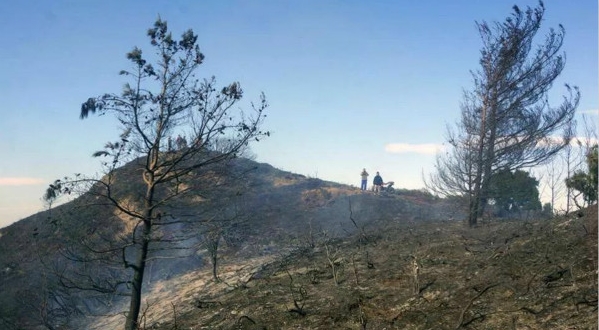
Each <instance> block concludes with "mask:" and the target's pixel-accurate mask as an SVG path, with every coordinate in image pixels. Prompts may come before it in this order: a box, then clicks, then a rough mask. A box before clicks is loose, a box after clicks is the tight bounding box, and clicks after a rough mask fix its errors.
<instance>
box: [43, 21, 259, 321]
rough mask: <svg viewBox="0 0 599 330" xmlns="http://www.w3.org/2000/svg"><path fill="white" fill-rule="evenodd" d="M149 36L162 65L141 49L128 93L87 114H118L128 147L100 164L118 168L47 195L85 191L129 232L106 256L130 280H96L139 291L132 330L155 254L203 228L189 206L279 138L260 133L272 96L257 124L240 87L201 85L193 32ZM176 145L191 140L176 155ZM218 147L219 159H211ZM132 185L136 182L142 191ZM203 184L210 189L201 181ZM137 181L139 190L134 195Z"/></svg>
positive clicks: (65, 183)
mask: <svg viewBox="0 0 599 330" xmlns="http://www.w3.org/2000/svg"><path fill="white" fill-rule="evenodd" d="M147 34H148V36H149V39H150V43H151V45H152V47H153V49H154V52H155V54H153V56H152V58H155V64H154V65H152V64H150V63H149V62H148V61H147V60H146V59H145V57H144V56H143V55H142V50H141V49H139V48H137V47H136V48H134V49H133V50H132V51H131V52H129V53H128V54H127V58H128V60H129V61H130V62H131V64H132V69H131V70H123V71H121V72H120V74H121V75H123V76H125V77H128V78H130V82H129V83H127V84H125V86H124V89H123V91H122V93H120V94H110V93H108V94H103V95H101V96H98V97H92V98H90V99H88V100H87V101H86V102H84V103H83V104H82V106H81V113H80V117H81V118H82V119H84V118H87V117H88V116H89V115H91V114H94V113H97V114H100V115H104V114H111V115H114V116H115V117H116V118H117V119H118V121H119V123H120V124H121V125H122V128H123V133H122V135H121V138H120V140H119V141H117V142H114V143H107V144H106V146H105V148H104V150H102V151H98V152H96V153H95V154H94V156H97V157H106V158H107V159H109V160H108V161H105V162H104V163H103V164H104V165H105V166H106V173H105V175H104V176H103V177H102V178H100V179H94V178H86V177H75V178H67V179H65V180H57V181H56V182H55V183H54V184H52V185H51V186H50V188H48V191H47V193H46V195H45V197H46V198H47V199H50V200H52V199H54V198H55V197H56V196H58V195H60V194H64V193H70V192H72V191H74V190H76V189H83V190H84V191H86V194H87V195H88V196H93V198H92V200H95V201H97V203H103V205H104V206H105V207H111V208H112V209H113V210H114V211H113V212H112V214H117V215H118V216H119V217H120V218H121V219H122V220H123V221H124V222H125V225H124V228H123V233H122V234H120V235H117V237H114V236H113V237H112V238H111V237H106V238H107V239H108V240H110V239H112V240H113V242H112V244H111V245H110V246H107V248H106V249H104V250H103V251H98V252H104V253H109V254H112V257H117V256H120V263H121V267H123V266H124V268H125V269H127V270H129V271H130V272H129V273H128V275H127V276H128V277H127V278H126V279H125V281H124V282H121V283H111V284H108V279H106V280H105V279H102V278H98V276H102V274H100V275H96V277H95V278H89V280H90V281H91V282H90V283H92V282H93V283H94V284H95V285H100V286H99V288H101V289H99V288H96V289H99V291H103V290H106V292H114V291H115V290H117V289H118V288H121V290H122V288H123V287H126V288H130V292H129V296H130V303H129V308H128V311H127V313H126V314H127V317H126V322H125V326H124V328H125V329H127V330H134V329H137V328H138V326H139V320H138V318H139V313H140V306H141V297H142V284H143V280H144V273H145V270H146V265H147V262H148V260H149V258H151V255H152V253H153V251H155V249H154V248H155V247H161V244H163V243H165V242H166V243H169V242H176V241H177V240H180V239H181V237H180V236H177V234H176V233H170V235H165V232H164V229H165V228H167V227H169V226H170V228H176V224H177V223H181V222H186V221H188V222H189V221H193V219H195V216H196V215H195V214H193V212H189V211H188V210H187V209H186V206H189V205H190V204H189V202H182V198H183V197H185V196H189V195H190V193H191V192H194V194H196V195H197V194H201V192H203V191H207V190H209V189H211V188H212V187H213V186H214V185H218V184H219V183H218V182H213V181H218V180H219V179H218V177H217V176H215V175H213V173H212V172H211V169H212V168H213V167H214V166H216V165H218V164H221V163H222V162H224V161H227V160H229V159H231V158H234V157H236V156H237V155H238V153H239V152H241V151H243V150H245V148H246V146H247V144H248V143H249V142H251V141H253V140H256V141H257V140H260V139H261V138H263V137H265V136H267V135H269V133H268V132H263V131H260V129H259V128H260V125H261V123H262V121H263V119H264V117H265V115H264V110H265V109H266V107H267V103H266V100H265V98H264V95H262V96H261V99H260V103H259V104H257V105H254V104H251V109H252V111H251V113H250V114H247V113H243V112H241V111H236V110H234V108H233V107H234V105H236V104H237V103H238V102H239V101H240V100H241V99H242V96H243V91H242V89H241V87H240V85H239V83H237V82H234V83H232V84H230V85H228V86H225V87H223V88H218V87H217V85H216V81H215V79H214V77H212V78H211V79H204V80H200V79H198V78H196V76H195V72H196V70H197V69H198V68H199V66H200V65H201V64H202V62H203V60H204V55H203V54H202V53H201V52H200V49H199V46H198V44H197V35H195V34H194V33H193V31H191V30H188V31H186V32H184V33H183V34H182V35H181V38H180V39H178V40H175V39H174V38H173V36H172V34H171V33H170V32H169V31H168V28H167V23H166V22H165V21H162V20H161V19H158V20H157V21H156V22H155V23H154V26H153V27H152V28H150V29H149V30H148V33H147ZM173 136H177V137H181V139H179V138H177V148H176V149H174V148H173V145H172V137H173ZM187 141H190V143H187ZM215 141H218V146H219V148H218V150H214V149H211V146H212V145H213V144H214V142H215ZM124 164H127V168H128V171H127V174H124V173H120V174H119V171H116V169H117V168H119V167H121V166H122V165H124ZM127 175H136V176H137V177H138V178H139V181H136V180H133V179H132V178H131V177H128V176H127ZM198 175H203V179H204V180H198V179H197V177H198ZM127 181H132V182H131V183H130V184H129V185H127V184H125V183H126V182H127ZM133 181H135V182H133ZM197 202H201V200H198V201H197ZM88 247H89V248H93V246H91V245H90V246H88ZM96 249H97V248H96ZM65 278H66V277H65Z"/></svg>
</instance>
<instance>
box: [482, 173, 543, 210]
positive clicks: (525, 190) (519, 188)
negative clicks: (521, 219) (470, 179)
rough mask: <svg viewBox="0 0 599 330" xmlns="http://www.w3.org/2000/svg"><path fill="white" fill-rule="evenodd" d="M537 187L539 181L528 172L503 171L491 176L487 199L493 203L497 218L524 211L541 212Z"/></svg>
mask: <svg viewBox="0 0 599 330" xmlns="http://www.w3.org/2000/svg"><path fill="white" fill-rule="evenodd" d="M538 185H539V181H538V180H537V179H535V178H533V177H531V176H530V174H529V173H528V172H525V171H522V170H516V171H514V172H512V171H510V170H509V169H504V170H501V171H499V172H497V173H496V174H495V175H494V176H493V178H492V180H491V185H490V186H491V188H490V191H489V197H490V200H492V201H494V204H495V207H496V208H497V211H498V215H499V216H507V215H511V214H514V213H517V212H519V211H525V210H541V201H540V200H539V189H538V188H537V187H538Z"/></svg>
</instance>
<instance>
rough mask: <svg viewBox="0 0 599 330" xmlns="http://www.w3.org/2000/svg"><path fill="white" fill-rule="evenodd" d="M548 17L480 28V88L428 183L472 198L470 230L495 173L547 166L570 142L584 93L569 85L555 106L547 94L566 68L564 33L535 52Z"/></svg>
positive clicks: (535, 13)
mask: <svg viewBox="0 0 599 330" xmlns="http://www.w3.org/2000/svg"><path fill="white" fill-rule="evenodd" d="M544 13H545V7H544V5H543V3H542V2H540V3H539V6H538V7H536V8H534V9H532V8H528V9H527V10H526V11H522V10H520V9H519V8H518V7H517V6H514V7H513V14H512V15H511V16H510V17H508V18H506V19H505V21H504V22H501V23H495V24H492V25H490V24H487V23H485V22H483V23H477V26H478V31H479V33H480V36H481V39H482V42H483V47H482V49H481V56H480V69H479V70H477V71H475V72H473V73H472V75H473V80H474V88H473V90H472V91H468V92H465V95H464V101H463V103H462V107H461V120H460V122H459V124H458V125H457V129H456V130H451V129H450V130H449V135H448V144H449V146H450V148H451V150H450V151H449V152H448V153H447V154H445V155H441V156H439V158H438V159H437V166H436V167H437V172H436V173H434V174H432V175H431V178H430V180H429V182H428V186H429V188H432V189H433V190H434V191H436V192H437V193H442V194H445V195H462V196H466V197H467V198H468V200H469V207H468V209H469V216H468V223H469V224H470V225H471V226H474V225H476V223H477V219H478V218H479V217H480V216H481V215H482V214H483V212H484V208H485V205H487V201H488V198H489V197H490V196H489V189H490V183H491V178H492V177H493V175H494V174H496V173H497V172H498V171H501V170H503V169H506V168H507V169H509V170H516V169H521V168H529V167H534V166H536V165H540V164H543V163H545V162H547V161H548V160H550V159H551V158H552V157H553V156H554V155H555V154H556V153H557V152H559V151H560V150H561V149H562V148H564V147H565V146H566V145H567V144H568V143H569V141H570V139H571V137H572V128H573V126H572V125H573V117H574V114H575V110H576V107H577V106H578V102H579V99H580V94H579V92H578V89H577V88H576V87H573V88H571V87H569V86H568V85H566V92H567V93H566V95H565V96H564V99H563V101H562V103H561V104H559V105H558V106H557V107H552V106H550V105H549V102H548V97H547V95H548V92H549V90H550V88H551V86H552V84H553V82H554V80H555V79H556V78H557V77H558V76H559V74H560V73H561V72H562V70H563V68H564V65H565V55H564V54H563V53H561V52H560V49H561V47H562V44H563V40H564V35H565V30H564V28H563V27H562V26H561V25H560V26H559V28H558V30H557V31H556V30H554V29H551V30H550V31H549V33H548V34H547V36H546V38H545V40H544V42H542V43H539V44H538V46H536V48H535V47H534V45H535V44H536V42H535V41H536V39H535V36H536V35H537V33H538V31H539V29H540V27H541V22H542V21H543V15H544ZM558 132H561V138H560V139H559V140H556V139H554V138H553V134H555V133H558Z"/></svg>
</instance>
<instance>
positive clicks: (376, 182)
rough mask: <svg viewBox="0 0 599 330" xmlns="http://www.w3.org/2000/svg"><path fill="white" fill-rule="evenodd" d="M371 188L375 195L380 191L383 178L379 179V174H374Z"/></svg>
mask: <svg viewBox="0 0 599 330" xmlns="http://www.w3.org/2000/svg"><path fill="white" fill-rule="evenodd" d="M372 186H373V187H372V188H373V189H374V192H375V193H377V194H378V193H379V192H380V191H381V188H382V187H383V178H382V177H381V175H380V174H379V172H376V175H375V176H374V180H372Z"/></svg>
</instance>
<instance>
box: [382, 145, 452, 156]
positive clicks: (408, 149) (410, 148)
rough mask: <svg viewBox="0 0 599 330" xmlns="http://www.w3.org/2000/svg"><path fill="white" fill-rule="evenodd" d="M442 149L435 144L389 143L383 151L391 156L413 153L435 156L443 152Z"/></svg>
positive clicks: (442, 147) (441, 146)
mask: <svg viewBox="0 0 599 330" xmlns="http://www.w3.org/2000/svg"><path fill="white" fill-rule="evenodd" d="M444 148H445V147H444V146H443V145H442V144H435V143H423V144H410V143H389V144H387V145H385V151H386V152H389V153H392V154H403V153H415V154H423V155H435V154H437V153H438V152H440V151H443V149H444Z"/></svg>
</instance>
